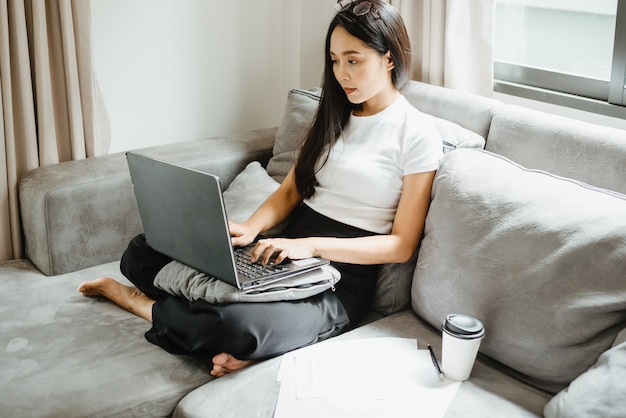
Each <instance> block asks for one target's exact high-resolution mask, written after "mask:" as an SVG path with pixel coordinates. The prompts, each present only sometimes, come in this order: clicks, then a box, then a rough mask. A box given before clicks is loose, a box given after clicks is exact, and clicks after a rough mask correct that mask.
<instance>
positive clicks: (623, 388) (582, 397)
mask: <svg viewBox="0 0 626 418" xmlns="http://www.w3.org/2000/svg"><path fill="white" fill-rule="evenodd" d="M621 334H622V335H623V337H622V338H618V340H620V342H617V343H616V344H615V346H614V347H613V348H611V349H610V350H607V351H605V352H604V353H603V354H602V355H601V356H600V358H599V359H598V361H597V363H596V364H594V365H593V366H592V367H591V368H590V369H589V370H587V371H586V372H585V373H583V374H581V375H580V376H578V377H577V378H576V379H575V380H574V381H573V382H572V383H571V384H570V385H569V387H568V388H566V389H563V390H562V391H561V392H559V393H558V394H557V395H556V396H555V397H554V398H552V399H551V400H550V402H548V404H547V405H546V406H545V408H544V410H543V412H544V416H545V417H546V418H560V417H569V418H587V417H602V418H621V417H626V402H624V400H626V385H624V376H626V331H622V333H621Z"/></svg>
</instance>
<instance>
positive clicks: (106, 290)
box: [78, 277, 154, 322]
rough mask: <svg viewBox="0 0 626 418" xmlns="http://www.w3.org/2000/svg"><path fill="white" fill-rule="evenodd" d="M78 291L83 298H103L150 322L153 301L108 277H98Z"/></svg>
mask: <svg viewBox="0 0 626 418" xmlns="http://www.w3.org/2000/svg"><path fill="white" fill-rule="evenodd" d="M78 291H79V292H80V293H82V294H83V295H84V296H104V297H105V298H107V299H109V300H110V301H111V302H113V303H115V304H117V305H119V306H120V307H122V308H124V309H126V310H127V311H128V312H131V313H133V314H135V315H137V316H139V317H141V318H143V319H145V320H147V321H150V322H152V305H153V304H154V300H152V299H150V298H149V297H148V296H146V295H145V294H144V293H142V292H141V291H140V290H139V289H137V288H136V287H130V286H125V285H123V284H121V283H119V282H117V281H115V280H114V279H112V278H110V277H99V278H97V279H94V280H91V281H88V282H84V283H82V284H81V285H80V286H78Z"/></svg>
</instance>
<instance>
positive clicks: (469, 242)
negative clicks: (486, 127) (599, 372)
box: [412, 150, 626, 392]
mask: <svg viewBox="0 0 626 418" xmlns="http://www.w3.org/2000/svg"><path fill="white" fill-rule="evenodd" d="M624 213H626V197H625V196H624V195H620V194H619V193H615V192H609V191H605V190H602V189H598V188H594V187H592V186H588V185H586V184H584V183H580V182H576V181H573V180H569V179H565V178H560V177H557V176H554V175H551V174H548V173H545V172H540V171H532V170H527V169H524V168H522V167H521V166H519V165H517V164H514V163H512V162H511V161H509V160H507V159H505V158H504V157H500V156H496V155H495V154H491V153H489V152H487V151H481V150H457V151H454V152H451V153H448V154H446V155H445V156H444V158H443V159H442V162H441V166H440V169H439V171H438V173H437V175H436V177H435V182H434V185H433V200H432V203H431V207H430V210H429V213H428V216H427V219H426V228H425V237H424V240H423V241H422V245H421V248H420V252H419V256H418V263H417V267H416V270H415V275H414V281H413V288H412V306H413V309H414V310H415V312H416V313H418V314H419V315H420V316H422V317H423V318H425V319H426V320H428V321H429V322H430V323H431V324H433V325H434V326H437V327H439V326H441V322H442V320H443V319H444V317H445V315H446V314H448V313H451V312H455V313H465V314H471V315H474V316H476V317H478V318H479V319H481V320H482V321H483V323H484V324H485V327H486V331H487V333H486V337H485V339H484V341H483V343H482V344H481V352H482V353H484V354H486V355H488V356H490V357H492V358H493V359H495V360H497V361H499V362H501V363H503V364H505V365H506V366H509V367H510V368H512V369H514V370H517V371H518V372H519V373H521V376H522V377H523V378H525V379H527V380H529V381H531V382H533V383H534V384H536V385H537V386H539V387H541V388H544V389H546V390H549V391H552V392H556V391H558V390H560V389H562V388H563V387H564V386H566V385H567V384H568V383H569V382H571V381H572V380H573V379H574V378H576V377H577V376H578V375H580V374H581V373H583V372H584V371H585V370H587V369H588V368H589V367H590V366H591V365H592V364H593V363H594V362H595V361H596V360H597V359H598V357H599V356H600V354H601V353H602V352H603V351H605V350H606V349H607V348H609V347H610V346H611V344H612V342H613V340H614V339H615V336H616V333H617V330H618V327H619V326H620V324H621V325H623V323H624V321H626V282H625V281H624V277H626V264H625V263H624V260H625V259H626V245H624V243H625V242H626V217H624Z"/></svg>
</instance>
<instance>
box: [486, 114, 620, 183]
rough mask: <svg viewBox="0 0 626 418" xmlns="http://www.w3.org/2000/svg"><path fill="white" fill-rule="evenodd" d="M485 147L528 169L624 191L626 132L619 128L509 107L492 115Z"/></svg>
mask: <svg viewBox="0 0 626 418" xmlns="http://www.w3.org/2000/svg"><path fill="white" fill-rule="evenodd" d="M485 149H487V150H488V151H492V152H494V153H496V154H500V155H503V156H505V157H507V158H510V159H511V160H513V161H515V162H517V163H518V164H521V165H523V166H524V167H527V168H534V169H538V170H544V171H549V172H551V173H554V174H557V175H559V176H563V177H569V178H573V179H577V180H581V181H584V182H585V183H588V184H591V185H594V186H597V187H602V188H605V189H609V190H615V191H618V192H620V193H626V181H624V177H623V173H625V172H626V131H624V130H621V129H613V128H607V127H603V126H598V125H592V124H589V123H585V122H581V121H577V120H574V119H570V118H564V117H559V116H554V115H548V114H547V113H543V112H538V111H534V110H530V109H525V108H523V107H519V106H513V105H510V106H504V107H502V108H499V109H498V112H497V113H496V115H495V116H494V118H493V124H492V126H491V131H490V132H489V136H488V138H487V146H486V148H485ZM620 173H621V175H620Z"/></svg>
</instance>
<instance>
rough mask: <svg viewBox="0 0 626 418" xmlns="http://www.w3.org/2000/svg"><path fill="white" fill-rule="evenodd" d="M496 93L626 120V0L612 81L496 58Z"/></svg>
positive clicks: (622, 0)
mask: <svg viewBox="0 0 626 418" xmlns="http://www.w3.org/2000/svg"><path fill="white" fill-rule="evenodd" d="M494 78H495V80H494V91H496V92H499V93H504V94H510V95H514V96H519V97H524V98H527V99H533V100H539V101H543V102H547V103H552V104H557V105H561V106H566V107H572V108H575V109H580V110H586V111H590V112H594V113H600V114H603V115H606V116H613V117H618V118H622V119H626V86H625V85H626V0H618V2H617V14H616V22H615V35H614V46H613V58H612V63H611V80H610V81H606V80H598V79H593V78H588V77H582V76H577V75H572V74H566V73H560V72H556V71H547V70H543V69H538V68H533V67H528V66H523V65H519V64H512V63H508V62H503V61H498V60H495V59H494Z"/></svg>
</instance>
